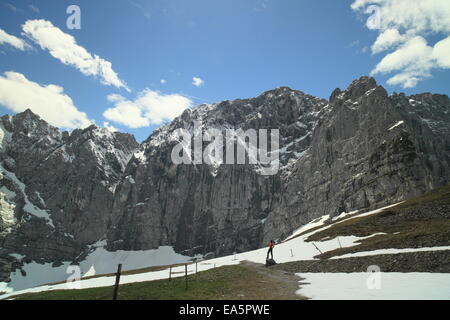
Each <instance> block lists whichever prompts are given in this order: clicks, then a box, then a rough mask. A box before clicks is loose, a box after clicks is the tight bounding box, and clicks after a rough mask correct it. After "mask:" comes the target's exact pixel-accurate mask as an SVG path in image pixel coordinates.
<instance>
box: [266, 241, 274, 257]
mask: <svg viewBox="0 0 450 320" xmlns="http://www.w3.org/2000/svg"><path fill="white" fill-rule="evenodd" d="M268 246H269V251H267V258H266V260H269V253H270V256H271V257H272V260H273V247H275V242H274V241H273V240H270V241H269V244H268Z"/></svg>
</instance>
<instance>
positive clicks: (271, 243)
mask: <svg viewBox="0 0 450 320" xmlns="http://www.w3.org/2000/svg"><path fill="white" fill-rule="evenodd" d="M267 245H268V247H269V248H271V249H272V248H273V247H275V242H273V241H269V243H268V244H267Z"/></svg>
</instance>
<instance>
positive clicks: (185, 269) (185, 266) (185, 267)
mask: <svg viewBox="0 0 450 320" xmlns="http://www.w3.org/2000/svg"><path fill="white" fill-rule="evenodd" d="M184 271H185V274H186V275H185V278H186V290H187V289H188V277H187V273H188V272H187V263H186V264H185V265H184Z"/></svg>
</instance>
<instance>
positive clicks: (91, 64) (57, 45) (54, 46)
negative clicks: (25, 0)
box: [22, 20, 130, 91]
mask: <svg viewBox="0 0 450 320" xmlns="http://www.w3.org/2000/svg"><path fill="white" fill-rule="evenodd" d="M22 29H23V31H24V33H25V35H26V36H28V37H29V38H30V39H31V40H33V41H34V42H36V43H37V44H38V45H39V46H40V47H41V48H42V49H43V50H48V51H49V53H50V54H51V55H52V56H53V57H54V58H56V59H58V60H59V61H61V62H62V63H64V64H66V65H71V66H74V67H75V68H77V69H78V70H80V71H81V73H83V74H84V75H87V76H95V77H99V78H100V81H101V83H102V84H104V85H112V86H115V87H117V88H124V89H126V90H127V91H130V89H129V88H128V87H127V85H126V84H125V83H124V82H123V81H122V80H120V79H119V77H118V75H117V73H116V72H115V71H114V70H113V69H112V64H111V62H109V61H106V60H104V59H102V58H100V57H99V56H97V55H95V54H94V55H93V54H91V53H89V52H88V51H87V50H86V49H85V48H83V47H82V46H80V45H78V44H77V42H76V40H75V38H74V37H73V36H71V35H70V34H67V33H64V32H63V31H61V29H59V28H57V27H55V26H53V24H52V23H51V22H50V21H47V20H28V21H27V22H25V24H24V25H23V26H22Z"/></svg>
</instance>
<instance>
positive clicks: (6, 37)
mask: <svg viewBox="0 0 450 320" xmlns="http://www.w3.org/2000/svg"><path fill="white" fill-rule="evenodd" d="M4 43H6V44H9V45H11V46H13V47H14V48H16V49H19V50H22V51H24V50H26V49H29V48H30V46H29V45H28V44H27V43H26V42H25V41H23V40H22V39H19V38H17V37H15V36H13V35H10V34H8V33H6V32H5V31H4V30H3V29H0V44H4Z"/></svg>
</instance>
